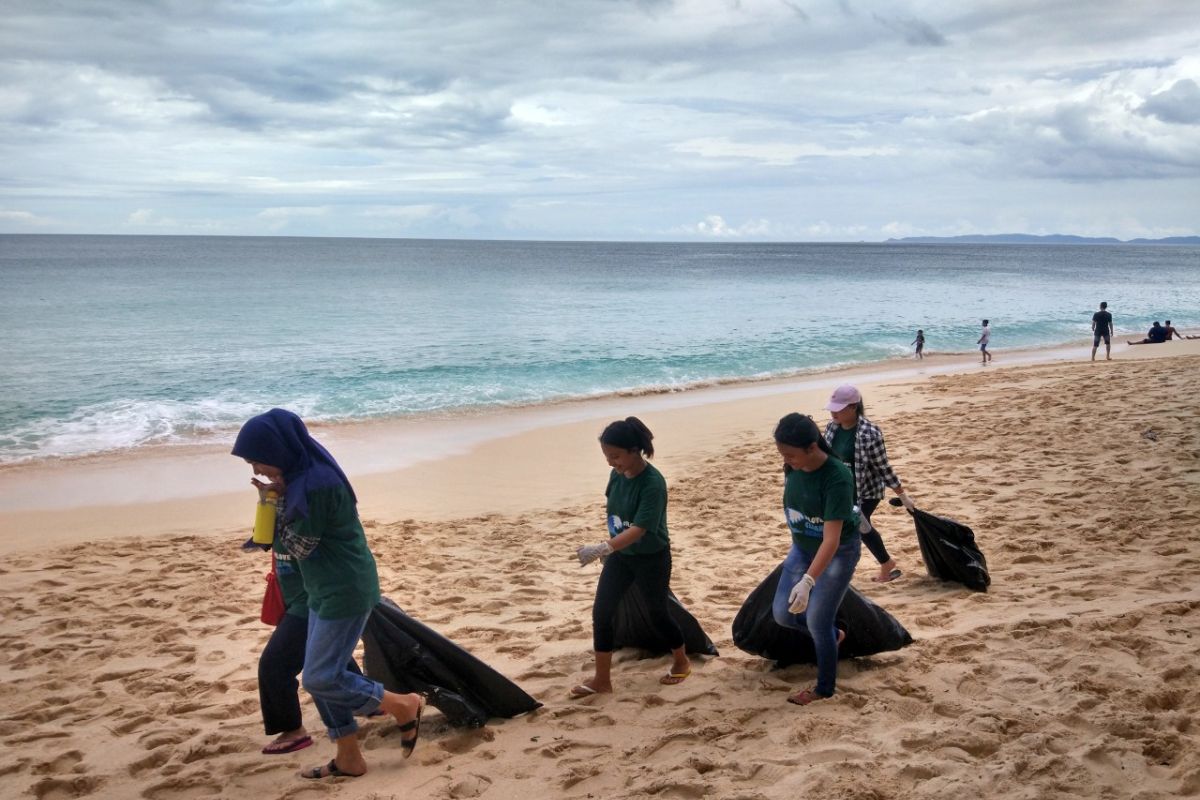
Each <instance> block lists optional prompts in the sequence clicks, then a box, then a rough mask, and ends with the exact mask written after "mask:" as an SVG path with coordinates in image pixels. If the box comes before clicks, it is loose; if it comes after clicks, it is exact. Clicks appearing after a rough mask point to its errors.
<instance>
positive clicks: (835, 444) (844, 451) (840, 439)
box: [829, 425, 858, 475]
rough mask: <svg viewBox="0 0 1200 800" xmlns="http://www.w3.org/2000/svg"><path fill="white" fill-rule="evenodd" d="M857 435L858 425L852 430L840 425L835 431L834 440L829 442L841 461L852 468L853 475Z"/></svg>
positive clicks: (830, 447)
mask: <svg viewBox="0 0 1200 800" xmlns="http://www.w3.org/2000/svg"><path fill="white" fill-rule="evenodd" d="M857 435H858V426H857V425H855V426H854V427H853V428H851V429H850V430H846V429H845V428H843V427H842V426H841V425H839V426H838V427H837V429H836V430H834V432H833V441H832V442H830V443H829V449H830V450H832V451H833V454H834V455H835V456H837V457H838V460H839V461H841V462H842V463H843V464H845V465H846V466H847V467H849V468H850V474H852V475H853V474H854V439H855V437H856V436H857Z"/></svg>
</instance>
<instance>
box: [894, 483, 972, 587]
mask: <svg viewBox="0 0 1200 800" xmlns="http://www.w3.org/2000/svg"><path fill="white" fill-rule="evenodd" d="M890 502H891V503H893V504H894V505H900V503H899V502H898V500H892V501H890ZM908 513H909V514H911V515H912V518H913V524H914V525H915V526H916V528H917V544H919V545H920V546H921V558H922V559H924V561H925V570H926V571H927V572H928V573H929V577H931V578H937V579H938V580H941V581H955V582H957V583H961V584H963V585H964V586H966V587H967V588H968V589H974V590H975V591H977V592H986V591H987V588H988V586H990V585H991V583H992V577H991V575H989V574H988V568H987V559H986V558H984V557H983V553H982V552H981V551H980V549H979V546H978V545H976V544H975V532H974V531H972V530H971V529H970V528H968V527H967V526H966V525H963V524H962V523H961V522H956V521H955V520H952V519H950V518H949V517H939V516H937V515H936V514H930V513H928V512H926V511H922V510H921V509H919V508H917V509H914V510H912V511H910V512H908Z"/></svg>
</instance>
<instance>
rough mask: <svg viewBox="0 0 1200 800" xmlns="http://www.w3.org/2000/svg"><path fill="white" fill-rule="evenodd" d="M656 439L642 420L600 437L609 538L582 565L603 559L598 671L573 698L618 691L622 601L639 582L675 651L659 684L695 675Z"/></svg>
mask: <svg viewBox="0 0 1200 800" xmlns="http://www.w3.org/2000/svg"><path fill="white" fill-rule="evenodd" d="M653 439H654V434H652V433H651V432H650V429H649V428H647V427H646V425H645V424H644V423H643V422H642V421H641V420H640V419H638V418H637V417H626V418H625V419H623V420H617V421H616V422H613V423H611V424H610V425H609V426H608V427H606V428H605V429H604V431H603V433H601V434H600V449H601V451H602V452H603V453H604V458H605V460H606V461H608V465H609V466H610V467H612V471H611V472H610V473H609V477H608V488H606V489H605V491H604V494H605V496H606V497H607V498H608V501H607V505H606V511H607V514H608V534H609V538H608V539H606V540H605V541H603V542H599V543H598V544H590V545H584V546H583V547H580V548H579V549H578V550H577V551H576V555H577V556H578V557H579V563H580V565H581V566H583V565H586V564H590V563H592V562H593V561H595V560H596V559H601V560H603V562H604V568H603V569H602V570H601V572H600V581H599V583H597V585H596V600H595V602H594V603H593V604H592V644H593V649H594V650H595V654H596V673H595V675H593V676H592V677H591V678H590V679H588V680H586V681H584V682H583V683H581V684H579V685H578V686H576V687H575V688H573V689H572V690H571V696H572V697H576V698H578V697H587V696H589V695H593V694H601V693H608V692H611V691H612V690H613V688H612V654H613V646H614V633H615V625H614V622H615V617H616V613H617V606H618V605H619V604H620V602H621V597H622V596H623V595H624V594H625V592H626V591H627V590H628V589H629V588H630V587H631V586H632V585H633V584H637V586H638V588H639V589H640V590H641V592H642V596H643V598H644V599H645V601H646V609H647V611H648V612H649V614H650V621H651V623H652V624H653V625H654V627H655V629H657V630H658V632H659V635H660V636H661V637H662V640H663V642H664V643H665V644H666V645H667V646H668V647H669V648H670V649H671V659H672V660H671V668H670V671H669V672H667V674H666V675H664V676H663V677H662V678H660V679H659V683H662V684H665V685H668V686H670V685H674V684H677V683H682V682H683V681H684V680H685V679H686V678H687V677H688V676H689V675H690V674H691V672H692V664H691V661H689V660H688V657H687V653H686V652H685V650H684V638H683V631H682V630H680V628H679V625H678V624H677V623H676V622H675V620H674V619H672V618H671V614H670V612H669V611H668V610H667V609H668V605H667V604H668V597H669V593H670V590H671V587H670V584H671V542H670V539H669V538H668V536H667V481H666V479H665V478H663V475H662V473H661V472H659V471H658V470H657V469H655V468H654V466H653V465H652V464H650V463H649V462H648V461H646V459H648V458H652V457H653V456H654V445H653V444H651V440H653Z"/></svg>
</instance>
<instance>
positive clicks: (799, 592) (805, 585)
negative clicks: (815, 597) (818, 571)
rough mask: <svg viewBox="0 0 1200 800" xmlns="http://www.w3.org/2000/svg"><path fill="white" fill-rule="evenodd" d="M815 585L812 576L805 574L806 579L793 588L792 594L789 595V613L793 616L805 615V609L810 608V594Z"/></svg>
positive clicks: (802, 579)
mask: <svg viewBox="0 0 1200 800" xmlns="http://www.w3.org/2000/svg"><path fill="white" fill-rule="evenodd" d="M815 584H816V581H814V580H813V577H812V575H809V574H808V573H807V572H806V573H804V577H803V578H801V579H800V582H799V583H797V584H796V585H795V586H793V587H792V593H791V594H789V595H788V611H790V612H792V613H793V614H800V613H803V611H804V609H806V608H808V593H809V592H811V591H812V588H813V586H814V585H815Z"/></svg>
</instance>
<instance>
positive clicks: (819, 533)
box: [783, 506, 825, 539]
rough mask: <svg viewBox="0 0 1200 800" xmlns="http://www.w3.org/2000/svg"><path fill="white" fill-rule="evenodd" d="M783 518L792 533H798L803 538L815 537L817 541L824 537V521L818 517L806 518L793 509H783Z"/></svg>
mask: <svg viewBox="0 0 1200 800" xmlns="http://www.w3.org/2000/svg"><path fill="white" fill-rule="evenodd" d="M783 514H784V517H786V518H787V524H788V527H789V528H791V530H792V533H798V534H801V535H803V536H815V537H817V538H818V539H821V538H824V536H825V520H823V519H821V518H820V517H806V516H804V514H801V513H800V512H799V511H797V510H796V509H794V508H788V507H786V506H785V507H784V509H783Z"/></svg>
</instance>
